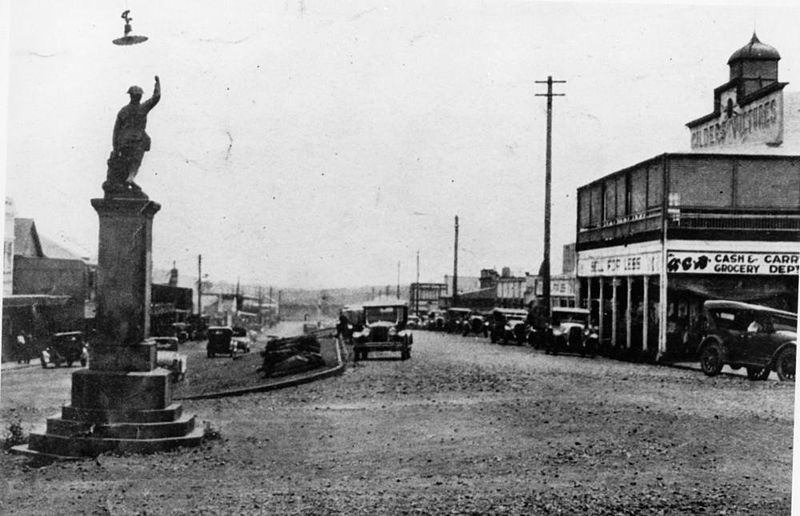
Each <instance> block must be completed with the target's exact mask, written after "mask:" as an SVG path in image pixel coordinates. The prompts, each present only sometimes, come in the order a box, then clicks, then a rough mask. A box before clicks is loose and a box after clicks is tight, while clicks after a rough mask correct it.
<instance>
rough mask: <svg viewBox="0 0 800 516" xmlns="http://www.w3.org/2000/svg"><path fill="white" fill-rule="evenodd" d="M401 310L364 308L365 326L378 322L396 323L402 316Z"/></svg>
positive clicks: (387, 307) (393, 308)
mask: <svg viewBox="0 0 800 516" xmlns="http://www.w3.org/2000/svg"><path fill="white" fill-rule="evenodd" d="M402 313H403V308H402V307H400V306H370V307H367V308H364V318H365V319H366V322H367V324H372V323H376V322H379V321H383V322H391V323H395V324H396V323H398V322H399V321H400V317H401V316H402Z"/></svg>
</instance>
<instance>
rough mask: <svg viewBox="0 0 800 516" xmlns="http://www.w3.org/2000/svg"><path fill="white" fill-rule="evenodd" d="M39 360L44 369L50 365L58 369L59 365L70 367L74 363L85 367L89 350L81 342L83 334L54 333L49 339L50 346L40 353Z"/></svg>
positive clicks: (70, 332) (71, 332)
mask: <svg viewBox="0 0 800 516" xmlns="http://www.w3.org/2000/svg"><path fill="white" fill-rule="evenodd" d="M40 359H41V362H42V367H44V368H47V366H49V365H51V364H52V365H53V366H54V367H59V366H60V365H61V364H66V366H67V367H72V364H73V363H75V362H80V364H81V365H82V366H84V367H85V366H86V364H87V362H88V360H89V350H88V347H87V345H86V342H85V341H84V340H83V333H82V332H79V331H67V332H61V333H54V334H53V335H52V336H51V337H50V345H49V346H47V348H45V349H44V350H43V351H42V353H41V355H40Z"/></svg>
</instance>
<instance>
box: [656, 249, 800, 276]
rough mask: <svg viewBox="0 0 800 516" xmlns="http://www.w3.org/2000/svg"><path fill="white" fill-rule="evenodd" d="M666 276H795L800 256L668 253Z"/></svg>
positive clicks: (780, 254) (796, 254) (789, 254)
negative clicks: (681, 274) (678, 274)
mask: <svg viewBox="0 0 800 516" xmlns="http://www.w3.org/2000/svg"><path fill="white" fill-rule="evenodd" d="M667 272H670V273H690V274H763V275H769V276H797V275H798V274H800V253H737V252H728V251H726V252H716V251H712V252H700V251H670V252H668V253H667Z"/></svg>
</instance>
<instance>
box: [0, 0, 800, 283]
mask: <svg viewBox="0 0 800 516" xmlns="http://www.w3.org/2000/svg"><path fill="white" fill-rule="evenodd" d="M792 4H793V3H792V2H788V1H786V2H778V3H772V4H763V3H762V4H750V5H748V4H746V3H741V2H738V3H735V4H731V3H729V2H728V3H723V2H711V3H709V4H707V5H704V6H703V5H697V4H693V3H685V2H684V3H678V4H668V5H659V4H654V3H641V2H639V3H627V4H610V3H605V2H592V3H578V2H554V3H544V2H530V1H505V0H495V1H475V0H455V1H433V2H432V1H430V0H405V1H403V2H381V1H373V0H358V1H337V2H330V1H324V0H292V1H289V0H275V1H269V0H251V1H245V0H237V1H236V2H220V1H209V0H206V1H202V0H200V1H198V0H171V1H169V2H163V1H162V2H156V1H151V0H112V1H109V0H80V1H78V0H65V1H59V2H42V1H31V0H26V1H16V2H10V3H8V4H6V5H4V10H5V12H4V13H3V14H7V16H4V18H5V19H7V20H8V21H7V25H8V29H9V30H8V31H7V39H6V40H5V41H4V42H3V45H5V46H6V47H7V48H6V50H5V51H4V52H1V53H2V54H6V56H7V59H6V64H5V66H6V67H7V68H8V72H9V73H8V74H6V77H5V79H4V81H5V82H4V83H0V86H2V87H3V88H2V89H4V90H5V93H7V97H6V98H7V118H6V120H5V122H6V126H7V127H6V128H5V129H6V130H5V139H2V140H0V141H2V143H3V148H0V163H2V164H3V165H4V166H5V171H4V175H5V195H7V196H10V197H11V198H12V199H13V201H14V203H15V206H16V211H17V216H19V217H29V218H33V219H34V220H35V222H36V225H37V228H38V230H39V232H40V233H41V234H44V235H46V236H47V237H49V238H51V239H53V240H56V241H60V242H62V243H64V244H65V245H68V246H72V247H73V248H77V249H79V250H82V251H84V252H85V253H87V254H91V255H95V256H96V252H97V235H98V221H97V214H96V213H95V212H94V210H93V209H92V207H91V205H90V199H92V198H96V197H102V194H103V192H102V189H101V184H102V182H103V181H104V179H105V172H106V159H107V158H108V155H109V153H110V151H111V133H112V128H113V125H114V119H115V116H116V113H117V111H118V110H119V109H120V108H121V107H122V106H124V105H125V104H126V103H127V102H128V100H129V99H128V96H127V95H126V91H127V89H128V87H129V86H131V85H134V84H136V85H139V86H141V87H142V88H143V89H144V90H145V97H149V95H150V94H151V92H152V88H153V77H154V76H155V75H158V76H159V77H160V79H161V84H162V98H161V102H160V104H158V106H156V108H155V109H153V111H151V113H150V116H149V119H148V126H147V131H148V133H149V135H150V137H151V138H152V142H153V143H152V148H151V150H150V152H148V153H147V154H146V155H145V158H144V162H143V164H142V167H141V169H140V171H139V175H138V177H137V183H138V184H139V185H141V187H142V188H143V189H144V191H145V192H146V193H147V194H148V195H149V196H150V199H152V200H154V201H156V202H158V203H160V204H161V210H160V211H159V212H158V214H157V215H156V216H155V219H154V225H153V263H154V267H155V268H160V269H167V268H169V267H171V266H172V263H173V262H175V263H176V265H177V267H178V269H179V270H180V271H181V274H182V275H196V274H197V256H198V255H202V256H203V272H204V273H205V274H208V275H209V278H210V279H211V280H212V281H213V280H218V281H222V280H224V281H229V282H234V281H236V280H240V281H241V282H242V283H253V284H262V285H265V286H270V285H272V286H275V287H303V288H334V287H345V286H360V285H395V284H396V283H397V281H398V269H399V279H400V282H401V283H403V284H407V283H409V282H412V281H415V280H416V256H417V252H419V263H420V267H419V279H420V281H423V282H427V281H438V282H441V281H443V275H445V274H452V272H453V237H454V227H453V226H454V217H455V216H456V215H458V217H459V222H460V224H459V226H460V227H459V255H458V262H459V275H462V276H463V275H465V276H477V275H478V274H479V271H480V269H483V268H496V269H498V270H499V269H500V268H502V267H504V266H508V267H510V268H511V270H512V272H514V273H516V274H523V273H525V272H530V273H536V272H537V271H538V268H539V265H540V263H541V260H542V253H543V247H544V237H543V235H544V178H545V141H546V138H545V133H546V100H545V97H542V96H537V94H542V93H545V92H546V85H544V84H539V83H537V82H536V81H544V80H546V79H547V77H548V76H552V77H553V78H554V79H556V80H563V81H566V82H565V83H560V84H556V85H555V86H554V91H555V92H556V93H563V94H564V95H565V96H559V97H555V98H554V101H553V103H554V108H553V136H552V137H553V165H552V167H553V168H552V170H553V209H552V210H553V222H552V245H553V249H552V264H553V265H552V270H553V271H554V272H559V271H560V268H561V266H560V260H561V247H562V246H563V245H564V244H567V243H570V242H573V241H574V239H575V225H576V222H575V220H576V207H575V193H576V189H577V188H578V187H579V186H581V185H583V184H586V183H588V182H590V181H593V180H595V179H597V178H600V177H602V176H604V175H606V174H609V173H611V172H614V171H616V170H619V169H621V168H624V167H627V166H631V165H633V164H635V163H637V162H639V161H642V160H645V159H648V158H650V157H653V156H655V155H658V154H661V153H663V152H676V151H686V150H688V148H689V130H688V129H687V128H686V127H685V123H686V122H689V121H691V120H694V119H696V118H699V117H701V116H703V115H705V114H708V113H710V112H711V111H712V109H713V89H714V88H715V87H717V86H719V85H721V84H723V83H725V82H726V81H727V80H728V66H727V60H728V58H729V57H730V55H731V54H732V53H733V52H734V51H736V50H737V49H738V48H740V47H742V46H744V45H745V44H746V43H747V42H748V41H749V40H750V37H751V36H752V34H753V30H754V28H755V30H756V32H757V33H758V37H759V38H760V39H761V41H762V42H764V43H767V44H770V45H772V46H774V47H775V48H777V49H778V51H779V52H780V54H781V56H782V60H781V61H780V80H781V81H783V82H788V83H789V86H788V87H787V88H786V91H797V90H798V88H800V38H798V37H797V30H796V20H798V19H800V7H796V6H793V5H792ZM125 9H130V11H131V16H132V18H133V21H132V25H133V33H134V34H141V35H145V36H147V37H148V38H149V40H148V41H147V42H145V43H143V44H140V45H136V46H128V47H122V46H117V45H113V44H112V43H111V41H112V40H113V39H115V38H118V37H120V36H122V31H123V23H124V22H123V20H122V19H121V18H120V14H121V12H122V11H123V10H125ZM0 32H3V31H0ZM0 50H2V47H0ZM398 264H399V265H398Z"/></svg>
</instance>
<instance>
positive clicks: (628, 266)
mask: <svg viewBox="0 0 800 516" xmlns="http://www.w3.org/2000/svg"><path fill="white" fill-rule="evenodd" d="M660 272H661V253H660V252H649V253H638V254H626V255H618V256H603V257H594V256H581V255H580V254H579V255H578V276H581V277H584V278H587V277H593V276H641V275H643V274H659V273H660Z"/></svg>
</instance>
